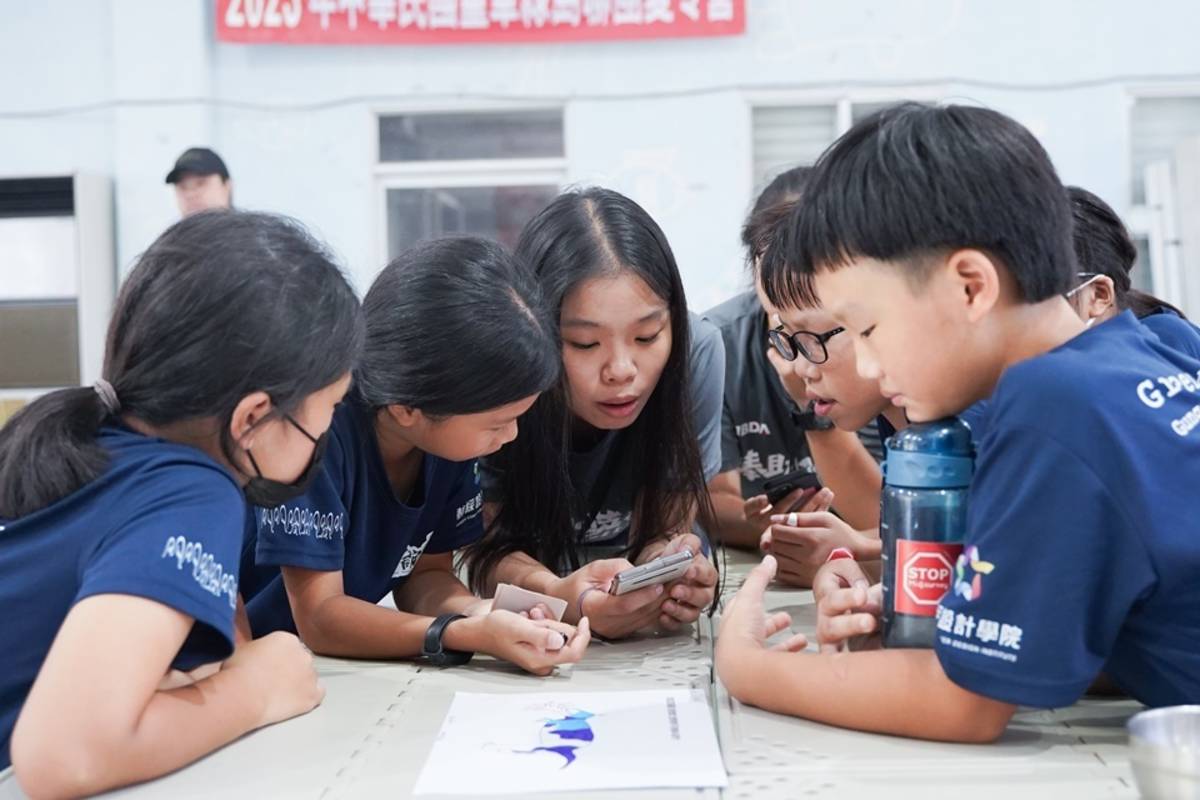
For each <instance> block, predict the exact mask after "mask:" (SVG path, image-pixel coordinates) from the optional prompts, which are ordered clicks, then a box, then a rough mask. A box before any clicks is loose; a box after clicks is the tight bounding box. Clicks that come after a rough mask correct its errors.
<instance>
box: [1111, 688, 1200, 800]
mask: <svg viewBox="0 0 1200 800" xmlns="http://www.w3.org/2000/svg"><path fill="white" fill-rule="evenodd" d="M1128 728H1129V760H1130V762H1132V764H1133V777H1134V779H1135V780H1136V781H1137V786H1138V790H1139V791H1141V793H1142V797H1144V798H1146V800H1168V799H1169V800H1200V705H1196V706H1168V707H1166V708H1156V709H1153V710H1151V711H1143V712H1142V713H1140V714H1135V715H1134V716H1133V717H1132V718H1131V719H1130V720H1129V724H1128Z"/></svg>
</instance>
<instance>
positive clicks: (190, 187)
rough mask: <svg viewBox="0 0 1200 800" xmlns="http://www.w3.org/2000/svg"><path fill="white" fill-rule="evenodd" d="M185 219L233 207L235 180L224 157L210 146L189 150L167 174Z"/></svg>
mask: <svg viewBox="0 0 1200 800" xmlns="http://www.w3.org/2000/svg"><path fill="white" fill-rule="evenodd" d="M167 183H173V184H175V202H176V203H178V204H179V213H180V214H181V215H183V216H185V217H186V216H188V215H189V214H195V213H196V212H197V211H207V210H209V209H211V208H231V207H232V206H233V181H231V180H230V179H229V170H228V169H227V168H226V166H225V162H224V161H222V160H221V157H220V156H219V155H217V154H216V153H214V152H213V151H212V150H209V149H208V148H207V147H189V148H188V149H187V150H184V151H183V155H181V156H180V157H179V158H178V159H176V161H175V166H174V167H173V168H172V169H171V171H170V172H168V173H167Z"/></svg>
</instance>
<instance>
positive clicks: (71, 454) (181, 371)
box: [0, 211, 363, 519]
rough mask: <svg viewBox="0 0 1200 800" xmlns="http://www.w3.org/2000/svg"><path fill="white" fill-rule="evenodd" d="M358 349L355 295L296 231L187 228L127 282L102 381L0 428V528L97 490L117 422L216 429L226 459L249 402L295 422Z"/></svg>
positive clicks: (192, 220)
mask: <svg viewBox="0 0 1200 800" xmlns="http://www.w3.org/2000/svg"><path fill="white" fill-rule="evenodd" d="M362 340H363V321H362V314H361V311H360V309H359V306H358V300H357V298H356V297H355V296H354V292H353V290H352V289H351V288H350V286H349V284H348V283H347V282H346V279H345V277H344V276H343V275H342V274H341V272H340V271H339V270H338V268H337V267H336V266H335V265H334V264H333V262H332V260H331V258H330V257H329V255H328V253H327V252H326V251H325V250H324V248H322V247H321V245H320V244H319V243H317V242H316V241H315V240H313V238H312V237H311V236H309V235H308V233H307V232H306V231H305V230H304V229H303V228H302V227H301V226H300V225H299V224H297V223H295V222H293V221H291V220H288V219H286V218H284V217H279V216H276V215H272V214H259V213H251V212H244V211H208V212H203V213H200V214H194V215H192V216H189V217H187V218H185V219H183V220H181V221H180V222H177V223H176V224H175V225H173V226H171V227H170V228H169V229H167V231H166V232H164V233H163V234H162V235H161V236H160V237H159V238H158V239H157V240H156V241H155V242H154V244H152V245H151V246H150V248H149V249H148V250H146V252H145V253H143V254H142V256H141V257H140V258H139V259H138V264H137V266H136V267H135V268H134V269H133V271H132V272H130V274H129V277H128V278H126V280H125V282H124V283H123V284H122V286H121V292H120V294H119V295H118V297H117V302H116V305H115V307H114V309H113V315H112V320H111V321H110V322H109V327H108V337H107V340H106V347H105V353H104V369H103V374H104V376H105V378H106V380H99V381H97V382H96V385H95V386H94V387H87V388H79V389H63V390H60V391H57V392H53V393H51V394H48V395H46V396H45V397H42V398H39V399H38V400H35V401H34V402H33V403H31V404H30V405H28V406H27V407H25V408H24V409H22V410H21V411H20V412H18V413H17V414H16V415H15V416H14V417H13V418H12V419H11V420H10V421H9V423H8V424H7V425H6V426H4V427H3V428H0V518H3V519H17V518H20V517H24V516H27V515H29V514H32V513H34V512H36V511H39V510H40V509H43V508H45V507H47V506H49V505H52V504H53V503H56V502H58V501H59V500H61V499H62V498H64V497H66V496H67V495H69V494H72V493H73V492H75V491H77V490H79V489H80V488H81V487H83V486H85V485H86V484H88V483H90V482H92V481H94V480H96V478H98V477H99V476H100V475H101V474H102V473H103V472H104V470H105V469H106V467H107V466H108V454H107V452H106V451H105V449H104V448H103V447H102V446H101V445H100V444H99V442H98V441H97V435H98V432H99V430H100V427H101V426H102V425H103V424H104V422H105V421H106V420H108V419H110V418H113V417H117V416H118V415H120V414H128V415H130V416H131V417H132V418H135V419H138V420H140V421H142V422H144V423H146V424H147V425H150V426H155V427H161V426H166V425H170V424H172V423H175V422H179V421H183V420H193V419H215V420H216V421H217V422H218V423H219V425H220V426H221V434H220V444H221V447H222V449H223V450H224V451H225V452H226V454H227V457H228V453H229V450H230V443H229V441H228V440H229V421H230V419H231V418H232V415H233V411H234V409H235V408H236V407H237V404H238V403H239V402H241V400H242V398H244V397H245V396H246V395H248V394H250V393H252V392H256V391H262V392H266V394H267V395H268V396H269V397H270V398H271V401H272V403H273V404H274V405H275V407H276V408H277V409H279V410H280V411H283V412H288V411H291V410H293V409H294V408H295V407H296V406H297V405H299V403H301V402H302V401H303V400H304V398H305V397H307V396H308V395H310V394H312V393H313V392H315V391H317V390H318V389H321V388H323V387H325V386H328V385H329V384H331V383H333V382H334V381H336V380H337V379H338V378H340V377H341V376H343V375H345V374H346V373H347V372H349V371H350V369H351V367H352V366H353V364H354V361H355V360H356V359H357V356H358V352H359V350H360V349H361V346H362Z"/></svg>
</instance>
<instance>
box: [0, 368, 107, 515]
mask: <svg viewBox="0 0 1200 800" xmlns="http://www.w3.org/2000/svg"><path fill="white" fill-rule="evenodd" d="M107 416H108V411H107V409H106V408H105V406H104V403H103V402H102V401H101V399H100V396H99V395H98V394H97V393H96V391H95V390H94V389H92V388H91V387H90V386H89V387H86V388H79V389H60V390H59V391H57V392H51V393H50V394H48V395H45V396H43V397H39V398H38V399H37V400H34V401H33V402H32V403H30V404H29V405H27V406H25V407H24V408H22V409H21V410H20V411H18V412H17V413H16V414H15V415H14V416H13V417H12V419H10V420H9V421H8V424H7V425H5V426H4V428H3V429H0V519H16V518H18V517H23V516H25V515H27V514H31V513H33V512H34V511H37V510H38V509H40V508H44V507H45V506H47V505H49V503H48V502H46V501H47V500H49V501H50V502H53V501H54V500H55V499H58V498H60V497H65V496H67V495H68V494H70V493H71V492H74V491H75V490H76V489H78V488H79V487H80V486H83V485H84V484H87V483H90V482H91V481H94V480H95V479H96V478H97V477H99V476H100V473H102V472H103V471H104V468H105V467H107V466H108V454H107V453H106V452H105V450H104V448H102V447H101V446H100V445H99V444H98V443H97V442H96V434H97V432H98V431H99V430H100V424H101V423H102V422H104V419H105V418H106V417H107Z"/></svg>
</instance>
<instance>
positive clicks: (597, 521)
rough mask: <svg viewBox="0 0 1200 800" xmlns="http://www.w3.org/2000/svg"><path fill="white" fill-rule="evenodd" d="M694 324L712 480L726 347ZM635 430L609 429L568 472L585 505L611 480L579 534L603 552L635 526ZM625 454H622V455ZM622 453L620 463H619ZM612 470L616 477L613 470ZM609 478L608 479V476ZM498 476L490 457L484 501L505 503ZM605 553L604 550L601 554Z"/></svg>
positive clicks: (698, 397) (695, 417)
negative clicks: (629, 442)
mask: <svg viewBox="0 0 1200 800" xmlns="http://www.w3.org/2000/svg"><path fill="white" fill-rule="evenodd" d="M688 322H689V323H690V325H691V339H692V345H691V350H690V352H689V354H688V359H689V365H690V367H691V372H692V374H691V395H692V398H691V399H692V402H691V406H692V407H691V412H692V424H693V426H694V427H695V430H696V438H697V442H698V444H699V446H700V462H701V464H702V465H703V469H704V480H705V481H706V482H707V481H709V480H711V479H712V478H713V476H715V475H716V474H717V473H718V472H720V470H721V400H722V397H723V394H724V378H725V349H724V346H723V344H722V342H721V334H720V333H719V332H718V331H717V329H716V328H715V327H714V326H713V325H711V324H709V323H708V322H706V321H704V320H703V319H701V318H700V317H699V315H697V314H691V313H689V314H688ZM629 435H630V431H629V429H622V430H616V431H609V432H608V433H606V434H604V435H603V436H602V437H601V438H600V440H599V441H598V442H596V443H595V444H594V445H593V446H591V447H590V448H588V449H587V450H582V451H573V452H571V453H570V454H569V456H568V471H569V473H570V476H571V485H572V487H573V488H574V490H575V492H577V493H578V496H579V497H581V498H584V500H585V502H587V501H589V500H590V498H591V497H592V496H593V495H594V494H595V493H596V488H595V487H596V486H597V484H598V483H600V482H601V481H603V480H607V483H608V485H607V490H606V491H605V492H604V497H603V499H602V500H601V502H600V503H599V504H598V510H596V512H595V516H594V517H593V519H592V522H591V524H590V525H589V526H588V529H587V530H586V531H583V532H581V533H580V535H579V541H580V543H581V544H583V545H585V546H588V547H598V548H600V550H603V549H608V548H611V549H614V550H617V549H620V548H622V547H624V545H625V543H626V542H627V541H628V538H629V526H630V522H631V520H632V518H633V504H634V500H635V499H636V491H635V487H634V486H633V467H632V464H630V463H629V462H630V459H631V458H632V457H633V456H632V453H631V452H630V450H629V449H628V448H625V449H621V448H619V445H620V443H621V441H622V439H623V437H626V436H629ZM618 451H619V452H618ZM614 453H617V456H619V460H617V461H614V460H613V459H614V458H615V457H616V456H614V455H613V454H614ZM610 470H611V473H610V472H609V471H610ZM606 474H607V477H606ZM498 478H499V476H498V475H497V473H496V471H495V469H494V467H493V466H492V465H491V464H489V459H485V460H484V462H483V470H482V482H483V492H484V497H485V498H486V499H487V500H488V501H491V502H501V503H502V502H504V498H503V497H500V496H498V495H497V494H496V492H497V490H498V488H499V487H498V482H499V481H498ZM584 522H586V520H583V519H577V520H575V525H576V526H577V527H582V526H583V524H584ZM602 554H603V553H602V552H600V551H599V550H598V551H597V555H602Z"/></svg>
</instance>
